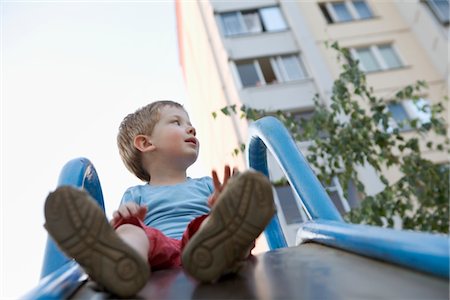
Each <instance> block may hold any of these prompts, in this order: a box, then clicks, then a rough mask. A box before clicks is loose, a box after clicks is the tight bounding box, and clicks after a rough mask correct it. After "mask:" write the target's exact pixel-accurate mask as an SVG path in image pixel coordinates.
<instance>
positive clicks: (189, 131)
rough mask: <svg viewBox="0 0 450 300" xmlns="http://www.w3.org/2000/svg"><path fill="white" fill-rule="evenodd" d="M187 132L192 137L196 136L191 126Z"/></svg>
mask: <svg viewBox="0 0 450 300" xmlns="http://www.w3.org/2000/svg"><path fill="white" fill-rule="evenodd" d="M187 132H188V133H189V134H192V135H193V136H195V135H196V131H195V128H194V127H193V126H189V127H188V129H187Z"/></svg>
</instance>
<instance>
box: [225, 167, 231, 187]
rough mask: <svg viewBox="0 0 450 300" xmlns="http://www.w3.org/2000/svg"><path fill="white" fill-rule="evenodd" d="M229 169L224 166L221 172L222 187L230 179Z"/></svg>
mask: <svg viewBox="0 0 450 300" xmlns="http://www.w3.org/2000/svg"><path fill="white" fill-rule="evenodd" d="M230 175H231V169H230V166H229V165H225V169H224V171H223V186H225V185H226V184H227V181H228V178H230Z"/></svg>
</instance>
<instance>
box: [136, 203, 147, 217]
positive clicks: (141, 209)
mask: <svg viewBox="0 0 450 300" xmlns="http://www.w3.org/2000/svg"><path fill="white" fill-rule="evenodd" d="M146 213H147V207H145V206H139V210H138V213H137V216H138V218H139V219H140V220H144V218H145V214H146Z"/></svg>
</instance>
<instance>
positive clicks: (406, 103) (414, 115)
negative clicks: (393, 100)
mask: <svg viewBox="0 0 450 300" xmlns="http://www.w3.org/2000/svg"><path fill="white" fill-rule="evenodd" d="M414 102H415V101H414V100H412V99H406V100H403V101H401V102H398V104H399V105H401V106H402V108H403V109H404V111H405V113H406V116H407V117H408V120H409V121H410V120H413V119H418V120H419V122H421V123H422V124H424V123H428V122H430V118H431V112H429V114H427V112H424V111H421V110H420V109H421V107H423V106H425V105H428V106H429V105H430V100H429V99H427V98H424V97H421V98H419V99H418V100H416V102H417V103H414ZM387 109H388V110H389V107H388V106H387ZM388 124H389V127H388V128H387V129H386V132H387V133H392V131H393V130H394V129H396V128H398V129H399V130H400V131H410V130H412V128H400V126H399V123H398V122H397V120H395V119H394V118H393V117H392V116H391V117H390V118H389V120H388Z"/></svg>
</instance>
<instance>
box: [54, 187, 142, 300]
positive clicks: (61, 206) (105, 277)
mask: <svg viewBox="0 0 450 300" xmlns="http://www.w3.org/2000/svg"><path fill="white" fill-rule="evenodd" d="M45 219H46V223H45V228H46V229H47V231H48V232H49V234H50V235H51V236H52V238H53V239H54V240H55V242H56V243H57V244H58V246H59V247H60V249H61V250H62V251H63V252H64V253H65V254H66V255H68V256H69V257H72V258H74V259H75V260H76V261H77V262H78V263H79V264H80V265H81V266H82V267H83V269H84V270H85V271H86V273H87V274H88V275H89V276H90V277H91V278H92V280H94V281H95V282H97V283H99V284H100V285H102V286H103V287H105V288H106V289H107V290H108V291H109V292H111V293H114V294H116V295H118V296H121V297H131V296H133V295H135V294H136V293H137V292H138V291H139V290H140V289H141V288H142V287H143V286H144V285H145V283H146V282H147V279H148V276H149V272H150V270H149V266H148V264H147V261H146V259H143V258H142V257H141V254H140V251H138V252H137V251H135V250H134V249H133V248H132V247H130V246H129V245H128V244H127V243H126V242H124V241H123V240H122V239H121V238H120V237H119V235H118V234H117V233H116V232H115V231H114V230H113V228H112V227H111V226H110V225H109V223H108V222H107V220H106V217H105V215H104V213H103V211H102V210H101V209H100V207H98V205H97V204H96V203H95V202H94V201H93V200H92V199H90V196H89V194H88V193H87V192H85V191H83V190H80V189H76V188H73V187H68V186H65V187H60V188H58V189H56V191H55V192H53V193H50V194H49V196H48V197H47V200H46V202H45ZM137 229H138V228H137ZM128 233H130V232H128ZM136 238H137V239H139V235H136V236H134V237H133V239H136ZM144 245H145V244H144ZM147 245H148V244H147Z"/></svg>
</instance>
